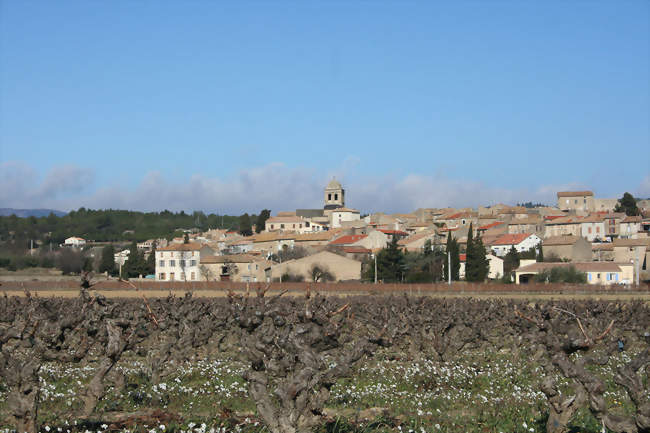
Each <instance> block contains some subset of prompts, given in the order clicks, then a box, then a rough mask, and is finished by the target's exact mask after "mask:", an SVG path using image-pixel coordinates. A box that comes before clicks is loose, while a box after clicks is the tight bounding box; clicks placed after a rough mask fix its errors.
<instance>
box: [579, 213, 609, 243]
mask: <svg viewBox="0 0 650 433" xmlns="http://www.w3.org/2000/svg"><path fill="white" fill-rule="evenodd" d="M605 232H606V230H605V218H604V217H603V216H602V215H600V214H591V215H589V216H587V217H585V218H583V219H581V220H580V235H581V236H582V237H583V238H585V239H587V240H588V241H589V242H593V241H595V240H603V239H605V237H606V234H605Z"/></svg>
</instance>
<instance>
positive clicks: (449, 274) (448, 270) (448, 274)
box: [447, 251, 451, 286]
mask: <svg viewBox="0 0 650 433" xmlns="http://www.w3.org/2000/svg"><path fill="white" fill-rule="evenodd" d="M447 279H448V280H449V283H448V284H449V285H450V286H451V254H450V253H449V251H447Z"/></svg>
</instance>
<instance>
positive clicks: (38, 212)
mask: <svg viewBox="0 0 650 433" xmlns="http://www.w3.org/2000/svg"><path fill="white" fill-rule="evenodd" d="M50 212H51V213H53V214H54V215H56V216H58V217H62V216H64V215H65V214H67V212H61V211H60V210H54V209H13V208H10V207H5V208H0V216H9V215H14V214H15V215H16V216H17V217H20V218H28V217H30V216H35V217H36V218H40V217H44V216H48V215H49V214H50Z"/></svg>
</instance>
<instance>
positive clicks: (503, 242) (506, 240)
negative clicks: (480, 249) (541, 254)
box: [490, 233, 542, 257]
mask: <svg viewBox="0 0 650 433" xmlns="http://www.w3.org/2000/svg"><path fill="white" fill-rule="evenodd" d="M541 242H542V240H541V239H540V237H539V236H537V235H536V234H533V233H519V234H507V235H502V236H500V237H498V238H497V239H496V240H495V241H494V242H492V245H491V246H490V248H491V249H492V252H493V253H494V254H495V255H496V256H497V257H503V256H505V255H506V254H508V251H510V249H511V248H512V247H515V250H517V252H523V251H528V250H530V249H531V248H537V246H538V245H539V244H540V243H541Z"/></svg>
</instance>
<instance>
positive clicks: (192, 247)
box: [157, 242, 205, 251]
mask: <svg viewBox="0 0 650 433" xmlns="http://www.w3.org/2000/svg"><path fill="white" fill-rule="evenodd" d="M204 246H205V245H202V244H199V243H196V242H190V243H189V244H170V245H167V246H166V247H162V248H158V250H157V251H200V250H201V248H203V247H204Z"/></svg>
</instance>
